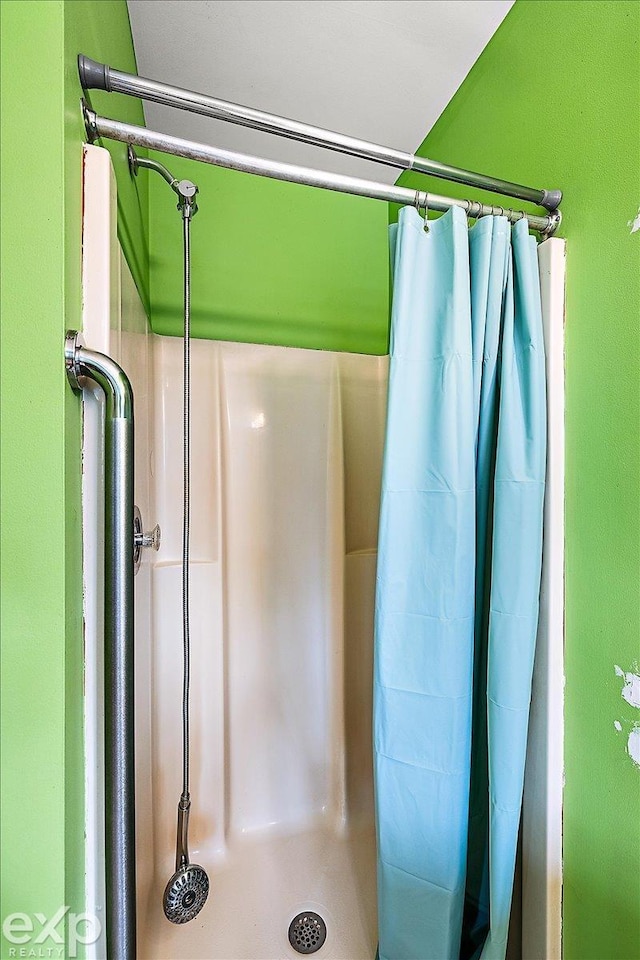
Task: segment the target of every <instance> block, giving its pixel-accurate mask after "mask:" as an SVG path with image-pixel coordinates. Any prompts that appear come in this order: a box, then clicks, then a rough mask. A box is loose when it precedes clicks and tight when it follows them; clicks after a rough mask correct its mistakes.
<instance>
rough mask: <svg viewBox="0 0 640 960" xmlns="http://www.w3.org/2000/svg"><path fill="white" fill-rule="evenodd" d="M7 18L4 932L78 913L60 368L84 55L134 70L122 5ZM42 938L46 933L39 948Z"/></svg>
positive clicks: (74, 431)
mask: <svg viewBox="0 0 640 960" xmlns="http://www.w3.org/2000/svg"><path fill="white" fill-rule="evenodd" d="M0 17H1V28H2V29H1V44H2V46H1V70H2V109H1V123H2V127H1V139H0V150H1V156H0V160H1V177H2V197H3V208H2V235H1V248H0V255H1V266H2V288H1V310H2V328H1V337H2V340H1V364H2V409H1V418H2V419H1V430H2V464H1V471H2V472H1V477H0V481H1V485H0V496H1V504H2V531H1V538H2V539H1V575H2V610H1V631H2V662H1V666H2V672H1V690H0V696H1V711H2V712H1V724H2V755H1V770H0V776H1V791H2V793H1V806H2V887H1V897H2V900H1V906H0V920H4V918H5V917H6V916H7V915H8V914H11V913H14V912H16V911H18V912H23V913H27V914H29V915H31V916H33V915H34V914H35V913H43V914H45V915H46V916H47V917H51V916H53V915H54V914H55V913H56V911H57V910H58V908H59V907H60V906H61V905H66V904H68V905H69V906H70V908H71V910H75V911H78V910H79V909H81V907H80V904H81V903H82V891H83V875H84V838H83V828H84V822H83V779H84V772H83V755H82V753H83V751H82V682H83V648H82V570H81V531H80V442H81V438H80V404H79V401H78V399H77V398H76V397H74V396H73V394H72V393H71V391H70V389H69V387H68V386H67V382H66V377H65V374H64V365H63V359H62V348H63V337H64V331H65V329H66V328H67V327H79V326H80V324H81V282H80V277H81V210H82V198H81V173H82V166H81V165H82V147H81V144H82V138H83V128H82V125H81V122H80V114H79V101H80V96H81V91H80V88H79V86H78V83H77V79H76V70H75V56H76V54H77V52H79V51H83V52H85V53H88V54H89V55H91V56H93V57H96V58H98V59H103V58H104V59H109V58H112V59H113V60H114V62H116V63H118V65H122V66H124V68H125V69H127V68H130V69H135V63H134V59H133V50H132V45H131V39H130V30H129V23H128V17H127V9H126V4H125V2H124V0H115V2H112V0H99V2H93V3H91V2H85V0H73V2H62V0H30V2H23V0H3V2H2V4H1V5H0ZM110 109H111V112H112V113H113V114H115V115H120V116H122V118H123V119H125V117H126V118H128V119H129V120H135V121H136V122H140V120H141V118H142V113H141V110H140V108H139V107H137V106H136V105H135V104H133V102H131V104H127V106H126V107H125V105H124V104H122V103H120V104H118V103H117V102H116V99H115V98H112V101H111V102H110ZM118 149H119V148H116V150H115V151H114V163H115V166H116V171H117V173H118V175H119V177H120V181H121V183H120V193H121V203H122V213H123V214H126V216H123V217H122V218H121V224H120V226H121V235H122V238H123V244H124V245H125V248H127V244H129V249H132V248H133V247H134V246H135V250H136V257H135V259H134V262H133V268H134V271H135V272H136V277H137V282H138V284H139V286H140V288H141V290H142V291H143V295H145V294H146V290H147V288H148V263H147V259H146V253H145V250H146V243H145V240H144V233H145V231H146V229H147V226H146V223H145V221H146V205H147V203H146V197H145V196H144V195H141V197H140V198H138V195H137V193H135V189H134V187H133V186H132V185H131V184H130V183H129V177H128V172H127V173H126V178H125V177H123V176H122V172H123V156H124V152H123V151H120V152H119V153H118ZM147 299H148V295H147ZM40 929H41V928H40V925H39V923H38V922H37V921H36V922H35V932H34V936H36V935H37V934H38V932H39V931H40ZM31 947H33V944H31V945H30V944H27V945H26V947H25V949H27V950H29V949H30V948H31ZM50 947H52V948H55V951H56V953H55V955H56V956H58V955H59V954H58V953H57V950H58V949H59V947H58V945H57V944H55V943H53V942H52V941H51V940H47V941H45V942H44V944H42V945H41V946H35V947H33V949H35V950H36V951H37V950H38V949H42V950H45V951H46V950H47V949H48V948H50ZM10 949H14V950H16V949H17V948H16V947H15V946H13V948H12V947H11V944H10V943H8V942H7V940H6V938H5V937H4V936H3V937H2V947H1V951H2V953H1V955H2V957H3V958H5V957H8V956H10V953H9V951H10ZM14 955H16V954H14ZM17 955H19V954H17ZM31 955H35V954H31ZM42 955H43V956H44V955H48V954H45V953H43V954H42ZM65 955H66V951H65Z"/></svg>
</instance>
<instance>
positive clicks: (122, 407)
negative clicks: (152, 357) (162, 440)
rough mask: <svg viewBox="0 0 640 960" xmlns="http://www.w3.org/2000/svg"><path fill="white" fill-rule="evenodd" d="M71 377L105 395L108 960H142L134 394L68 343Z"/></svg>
mask: <svg viewBox="0 0 640 960" xmlns="http://www.w3.org/2000/svg"><path fill="white" fill-rule="evenodd" d="M65 366H66V370H67V378H68V380H69V383H70V384H71V386H72V388H73V389H74V390H77V391H80V390H82V388H83V386H84V385H85V380H87V379H89V380H93V381H95V383H97V384H98V385H99V386H100V387H101V389H102V390H103V392H104V397H105V408H104V463H105V478H104V479H105V511H104V528H105V529H104V539H105V557H104V571H105V585H104V730H105V859H106V917H105V920H106V938H107V956H108V960H135V957H136V862H135V763H134V759H135V758H134V649H133V617H134V604H133V575H134V565H133V547H134V527H133V466H134V460H133V391H132V389H131V384H130V383H129V380H128V378H127V375H126V374H125V372H124V370H123V369H122V368H121V367H120V366H119V365H118V364H117V363H116V362H115V361H114V360H112V359H111V358H110V357H107V356H105V355H104V354H102V353H97V352H95V351H93V350H87V349H86V348H85V347H84V345H83V343H82V341H81V338H80V336H79V334H78V333H76V332H75V331H69V333H67V337H66V340H65Z"/></svg>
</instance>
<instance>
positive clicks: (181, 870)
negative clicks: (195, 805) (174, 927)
mask: <svg viewBox="0 0 640 960" xmlns="http://www.w3.org/2000/svg"><path fill="white" fill-rule="evenodd" d="M190 808H191V801H190V800H189V797H188V796H186V797H185V796H184V794H183V795H182V796H181V797H180V802H179V803H178V832H177V838H176V871H175V873H174V874H173V876H172V877H170V878H169V882H168V883H167V885H166V887H165V890H164V896H163V898H162V906H163V909H164V915H165V917H166V918H167V920H170V921H171V923H188V922H189V920H193V918H194V917H197V916H198V914H199V913H200V911H201V910H202V908H203V907H204V905H205V903H206V900H207V897H208V895H209V877H208V876H207V873H206V871H205V870H204V868H203V867H201V866H199V865H198V864H197V863H189V849H188V833H189V810H190Z"/></svg>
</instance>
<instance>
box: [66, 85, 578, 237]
mask: <svg viewBox="0 0 640 960" xmlns="http://www.w3.org/2000/svg"><path fill="white" fill-rule="evenodd" d="M83 109H84V117H85V126H86V128H87V135H88V137H89V139H90V140H95V139H97V138H98V137H106V138H107V139H108V140H119V141H121V142H122V143H129V144H133V145H134V146H138V147H147V148H148V149H151V150H159V151H161V152H162V153H169V154H172V155H173V156H176V157H185V158H187V159H189V160H199V161H201V162H203V163H211V164H213V165H214V166H218V167H227V168H229V169H231V170H240V171H242V172H244V173H252V174H255V175H256V176H258V177H270V178H271V179H273V180H287V181H289V182H291V183H302V184H305V185H307V186H310V187H321V188H323V189H325V190H335V191H337V192H338V193H350V194H354V195H355V196H360V197H371V198H373V199H375V200H386V201H388V202H390V203H401V204H414V205H415V206H419V207H423V208H426V207H428V208H429V209H430V210H438V211H440V212H444V211H446V210H449V209H450V208H451V207H462V209H463V210H464V211H465V212H466V214H467V216H469V217H473V218H476V217H485V216H488V215H494V216H505V217H507V218H508V219H509V221H510V222H511V223H515V222H516V221H517V220H522V219H523V218H524V219H526V220H527V221H528V223H529V226H530V228H531V229H532V230H536V231H538V232H540V233H541V234H542V235H543V236H544V237H548V236H551V234H552V233H554V232H555V230H557V228H558V226H559V224H560V220H561V215H560V211H555V212H553V213H550V214H549V215H548V216H545V217H537V216H533V215H530V214H528V213H524V212H523V211H522V210H511V209H509V210H507V209H505V208H504V207H501V206H497V205H493V204H485V203H480V202H479V201H477V200H456V199H453V198H451V197H441V196H439V195H438V194H435V193H427V192H426V191H424V190H410V189H408V188H407V187H396V186H394V185H393V184H387V183H376V182H375V181H373V180H361V179H360V178H358V177H348V176H345V175H344V174H340V173H329V172H327V171H325V170H315V169H314V168H312V167H299V166H297V165H295V164H291V163H280V162H279V161H277V160H264V159H263V158H261V157H253V156H250V155H248V154H244V153H234V152H232V151H231V150H222V149H220V148H219V147H211V146H208V145H207V144H205V143H194V142H193V141H191V140H182V139H181V138H179V137H171V136H169V135H168V134H166V133H155V132H154V131H153V130H148V129H147V128H146V127H137V126H134V125H133V124H130V123H121V122H120V121H119V120H110V119H109V118H107V117H99V116H97V115H96V114H95V113H94V112H93V110H89V109H88V107H87V106H86V104H85V105H84V108H83Z"/></svg>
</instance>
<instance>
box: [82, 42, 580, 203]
mask: <svg viewBox="0 0 640 960" xmlns="http://www.w3.org/2000/svg"><path fill="white" fill-rule="evenodd" d="M78 72H79V74H80V82H81V83H82V86H83V88H84V89H85V90H92V89H96V90H106V91H107V92H109V93H124V94H126V95H127V96H130V97H140V99H142V100H150V101H152V102H154V103H164V104H166V105H167V106H169V107H177V108H178V109H179V110H189V111H190V112H191V113H200V114H203V115H204V116H206V117H214V118H215V119H216V120H226V121H228V122H229V123H238V124H240V125H241V126H244V127H253V128H254V129H255V130H262V131H263V132H265V133H273V134H276V135H277V136H279V137H288V138H289V139H291V140H301V141H303V142H304V143H310V144H313V146H316V147H323V148H324V149H326V150H335V151H337V152H338V153H348V154H352V155H353V156H356V157H361V158H362V159H364V160H373V161H375V162H376V163H383V164H386V165H387V166H390V167H399V168H400V169H401V170H415V171H417V172H418V173H427V174H429V175H430V176H432V177H439V178H440V179H442V180H451V181H453V182H455V183H464V184H466V185H467V186H470V187H479V188H480V189H482V190H490V191H491V192H492V193H500V194H503V195H504V196H507V197H517V198H518V199H519V200H527V201H529V202H531V203H536V204H538V205H539V206H541V207H544V208H545V209H546V210H551V211H554V210H557V208H558V207H559V206H560V201H561V200H562V191H561V190H536V189H534V188H533V187H525V186H522V185H521V184H518V183H510V182H509V181H508V180H499V179H496V178H495V177H487V176H485V175H484V174H481V173H473V172H472V171H470V170H461V169H460V168H458V167H450V166H447V165H446V164H444V163H438V162H437V161H436V160H428V159H427V158H426V157H417V156H416V155H415V154H413V153H405V152H404V151H402V150H394V149H392V148H391V147H384V146H381V145H380V144H377V143H370V142H369V141H368V140H359V139H357V138H356V137H347V136H345V135H344V134H342V133H335V132H334V131H332V130H324V129H323V128H322V127H314V126H312V125H311V124H309V123H303V122H301V121H300V120H290V119H288V118H287V117H280V116H278V115H277V114H274V113H266V112H264V111H262V110H255V109H254V108H253V107H243V106H242V105H241V104H238V103H230V102H229V101H227V100H218V99H216V98H215V97H208V96H206V94H203V93H195V92H194V91H192V90H183V89H182V88H181V87H172V86H170V85H169V84H167V83H159V82H158V81H157V80H147V79H146V78H145V77H138V76H136V75H135V74H133V73H123V72H122V71H121V70H114V69H113V67H110V66H108V65H107V64H106V63H98V62H97V61H96V60H92V59H91V58H90V57H85V56H84V55H83V54H79V56H78Z"/></svg>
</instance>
